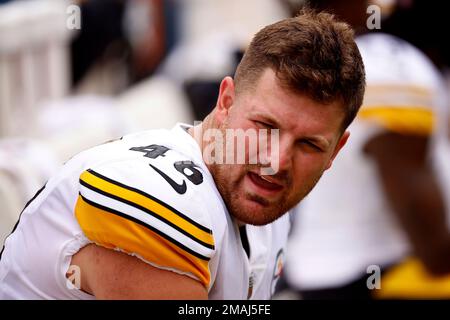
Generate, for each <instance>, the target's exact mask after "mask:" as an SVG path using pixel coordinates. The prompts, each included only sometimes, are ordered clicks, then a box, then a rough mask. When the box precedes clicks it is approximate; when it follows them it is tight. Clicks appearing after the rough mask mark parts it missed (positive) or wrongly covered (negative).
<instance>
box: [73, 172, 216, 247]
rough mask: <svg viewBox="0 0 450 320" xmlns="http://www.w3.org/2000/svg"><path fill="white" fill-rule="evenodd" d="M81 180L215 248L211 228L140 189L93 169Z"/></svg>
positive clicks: (83, 175) (85, 173)
mask: <svg viewBox="0 0 450 320" xmlns="http://www.w3.org/2000/svg"><path fill="white" fill-rule="evenodd" d="M80 181H81V182H82V183H83V182H84V183H85V184H88V185H89V186H91V187H93V188H95V189H97V190H99V191H100V192H102V193H103V194H105V195H106V196H113V197H114V198H116V199H117V200H119V201H121V200H123V201H125V202H126V203H128V204H131V205H133V206H135V207H138V208H139V209H143V210H145V211H146V212H147V213H149V214H152V215H153V216H155V217H156V218H158V219H160V220H162V221H164V222H166V223H168V224H169V225H171V226H172V227H175V228H176V229H177V230H179V231H181V232H183V233H184V234H186V235H187V236H189V237H191V238H192V239H194V240H195V241H197V242H199V243H200V244H202V245H204V246H205V247H208V248H210V249H214V238H213V235H212V231H211V230H209V229H207V228H205V227H203V226H201V225H199V224H197V223H195V222H194V221H192V220H190V219H189V218H188V217H186V216H184V215H182V214H181V213H179V212H176V211H175V210H174V209H173V208H169V206H168V205H166V204H163V203H162V202H161V201H157V199H155V198H153V197H151V196H150V195H148V194H144V193H143V192H138V190H132V189H131V188H130V187H127V186H124V185H122V184H119V183H118V182H116V181H112V180H111V179H108V178H106V177H104V176H102V175H100V174H98V173H96V172H94V171H92V170H88V171H85V172H83V173H82V174H81V176H80ZM89 186H88V187H89Z"/></svg>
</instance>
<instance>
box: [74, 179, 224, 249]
mask: <svg viewBox="0 0 450 320" xmlns="http://www.w3.org/2000/svg"><path fill="white" fill-rule="evenodd" d="M80 184H81V185H83V186H85V187H86V188H88V189H91V190H92V191H94V192H97V193H100V194H102V195H104V196H105V197H108V198H111V199H114V200H117V201H120V202H122V203H125V204H127V205H130V206H132V207H134V208H136V209H139V210H142V211H144V212H145V213H147V214H150V215H151V216H153V217H155V218H156V219H158V220H160V221H162V222H164V223H165V224H167V225H169V226H171V227H172V228H174V229H176V230H178V231H179V232H181V233H182V234H184V235H185V236H187V237H189V238H191V239H192V240H194V241H195V242H197V243H198V244H201V245H202V246H204V247H206V248H208V249H212V250H214V248H215V247H214V245H210V244H209V243H205V242H203V241H202V240H200V239H197V238H196V237H195V236H193V235H192V234H190V233H188V232H187V231H185V230H183V229H182V228H180V227H179V226H177V225H176V224H174V223H172V222H170V221H168V220H166V219H165V218H164V217H161V216H160V215H158V214H157V213H155V212H153V211H151V210H150V209H147V208H145V207H142V206H140V205H139V204H137V203H134V202H131V201H129V200H126V199H122V198H120V197H119V196H116V195H114V194H111V193H108V192H106V191H104V190H101V189H98V188H97V187H94V186H92V185H90V184H89V183H87V182H86V181H83V180H81V179H80Z"/></svg>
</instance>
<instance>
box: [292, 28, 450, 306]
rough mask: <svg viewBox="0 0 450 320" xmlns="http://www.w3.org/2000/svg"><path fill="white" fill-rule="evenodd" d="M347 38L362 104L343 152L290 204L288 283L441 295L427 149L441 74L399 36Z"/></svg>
mask: <svg viewBox="0 0 450 320" xmlns="http://www.w3.org/2000/svg"><path fill="white" fill-rule="evenodd" d="M356 41H357V43H358V47H359V49H360V51H361V55H362V57H363V61H364V64H365V68H366V75H367V88H366V92H365V97H364V103H363V106H362V108H361V111H360V112H359V114H358V117H357V119H356V120H355V121H354V122H353V123H352V125H351V127H350V130H351V132H352V143H350V144H349V145H348V146H347V148H346V151H347V152H345V153H344V154H343V155H342V157H340V158H339V159H338V160H337V161H335V163H334V170H333V171H331V172H329V174H328V175H326V176H325V177H324V178H323V179H322V180H321V181H320V183H319V184H318V185H317V187H316V188H315V189H314V191H313V192H311V194H310V195H309V196H308V197H307V199H305V200H304V201H303V202H302V203H301V205H300V206H299V208H298V220H297V221H296V222H295V225H294V228H293V230H294V231H293V236H292V238H291V239H290V246H289V251H288V252H289V255H288V257H287V268H286V269H287V273H286V275H287V278H288V282H289V283H290V284H291V285H292V286H293V287H294V288H297V289H299V290H300V291H301V294H302V296H303V298H304V299H347V298H350V299H368V298H373V297H374V295H373V294H374V293H375V294H376V296H377V297H384V298H442V297H445V298H448V297H450V277H448V276H447V278H445V277H444V278H442V277H437V276H442V275H445V274H447V275H448V273H449V272H450V237H449V229H448V225H447V223H446V220H447V217H446V213H445V205H444V204H445V203H444V200H443V196H442V193H441V190H440V188H439V183H438V180H437V177H436V174H435V172H433V167H432V163H431V161H430V152H429V150H430V145H431V142H432V138H433V135H434V134H435V131H436V129H437V128H438V127H439V125H438V122H439V121H440V120H441V119H439V117H438V116H437V115H438V114H439V112H440V108H441V107H442V105H443V101H442V97H443V96H442V80H441V78H440V76H439V73H438V71H437V70H436V69H435V68H434V66H433V65H432V63H431V62H430V61H429V59H428V58H427V57H426V56H425V55H424V54H423V53H421V52H420V51H419V50H418V49H417V48H415V47H413V46H412V45H410V44H409V43H407V42H405V41H403V40H401V39H399V38H396V37H393V36H390V35H387V34H380V33H376V34H367V35H363V36H360V37H358V38H357V40H356ZM396 264H398V266H395V267H393V266H394V265H396ZM380 269H381V271H384V273H383V275H382V276H381V282H378V283H377V280H376V279H377V275H376V274H375V272H376V271H378V272H379V271H380ZM431 275H434V276H435V278H433V277H432V276H431ZM371 276H372V277H371ZM373 276H375V277H373ZM379 276H380V274H378V280H380V277H379ZM430 280H431V281H430ZM370 289H381V290H370Z"/></svg>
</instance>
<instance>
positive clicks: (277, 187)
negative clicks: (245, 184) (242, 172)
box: [248, 172, 283, 194]
mask: <svg viewBox="0 0 450 320" xmlns="http://www.w3.org/2000/svg"><path fill="white" fill-rule="evenodd" d="M248 177H249V178H250V180H251V181H252V182H253V184H254V185H256V186H257V187H258V189H260V190H261V191H263V192H266V193H271V194H273V193H276V192H278V191H281V190H282V189H283V185H281V184H280V183H279V182H277V181H275V180H273V179H271V178H269V177H266V176H260V175H258V174H256V173H253V172H248Z"/></svg>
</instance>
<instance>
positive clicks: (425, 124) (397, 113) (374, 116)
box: [358, 106, 435, 135]
mask: <svg viewBox="0 0 450 320" xmlns="http://www.w3.org/2000/svg"><path fill="white" fill-rule="evenodd" d="M358 118H359V119H361V120H366V121H374V122H376V123H378V124H379V125H381V126H383V127H384V128H386V129H388V130H390V131H393V132H397V133H401V134H414V135H430V134H431V133H432V132H433V130H434V126H435V119H434V115H433V112H432V110H430V109H429V108H426V107H420V106H418V107H401V106H370V107H369V106H364V107H363V108H362V109H361V110H360V111H359V113H358Z"/></svg>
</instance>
